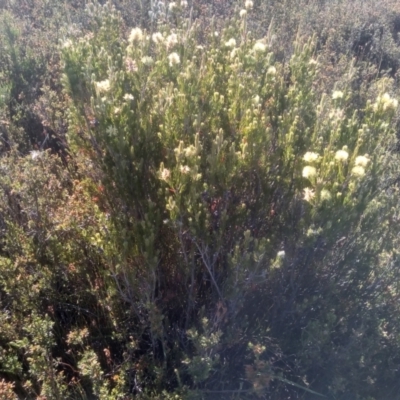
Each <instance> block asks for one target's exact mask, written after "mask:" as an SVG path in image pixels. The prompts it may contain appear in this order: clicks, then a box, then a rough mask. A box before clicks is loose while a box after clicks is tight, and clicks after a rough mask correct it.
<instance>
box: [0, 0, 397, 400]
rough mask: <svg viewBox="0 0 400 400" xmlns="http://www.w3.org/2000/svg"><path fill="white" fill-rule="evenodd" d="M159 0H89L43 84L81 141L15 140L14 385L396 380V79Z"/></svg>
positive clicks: (28, 394)
mask: <svg viewBox="0 0 400 400" xmlns="http://www.w3.org/2000/svg"><path fill="white" fill-rule="evenodd" d="M201 4H202V3H201ZM265 4H267V3H265ZM268 4H270V3H268ZM271 4H272V3H271ZM188 6H190V4H189V5H188ZM321 6H322V3H321ZM155 7H156V5H155V4H153V8H154V10H153V11H155ZM157 7H158V8H159V9H157V13H154V14H151V15H150V17H151V18H150V19H151V21H150V22H146V21H147V20H146V18H145V17H144V16H145V13H144V9H142V10H141V11H140V12H141V13H142V14H141V18H142V19H141V20H140V22H141V23H142V24H143V25H148V29H145V27H144V26H143V25H142V26H141V27H133V28H132V27H130V28H129V29H127V28H126V25H125V24H126V21H128V20H129V18H127V15H129V12H136V11H132V10H128V11H126V10H125V11H126V13H127V14H125V15H124V18H125V19H123V16H122V14H121V13H120V12H119V11H118V10H117V8H116V7H114V6H112V4H111V3H106V4H105V5H99V4H96V3H89V5H88V6H87V9H86V11H85V15H79V20H80V21H83V22H82V30H81V31H80V33H79V32H75V33H74V34H72V35H71V36H70V37H69V38H64V39H63V40H62V41H61V43H60V45H59V48H58V49H59V51H60V53H61V54H60V59H61V66H60V68H58V67H57V68H56V69H54V70H52V71H53V72H54V80H52V81H51V82H55V83H56V85H45V84H42V83H40V85H41V86H40V87H41V89H40V93H41V97H40V98H39V99H36V97H37V94H36V95H33V97H34V98H35V107H34V108H33V109H34V110H35V112H36V113H37V115H39V116H40V118H41V120H42V121H46V124H48V126H49V127H52V129H53V130H54V131H55V132H62V130H63V129H66V127H67V126H68V132H67V134H66V140H67V142H68V149H69V155H68V156H66V155H64V158H63V159H62V160H60V159H59V157H58V156H57V155H55V154H51V153H50V152H49V151H43V149H36V150H33V151H32V149H30V148H29V146H27V147H26V148H25V155H23V154H21V153H20V152H19V151H18V150H17V149H16V148H15V146H10V148H9V149H7V151H4V152H3V156H2V158H1V160H0V161H1V163H0V168H1V170H2V174H1V177H0V196H1V200H0V224H1V229H2V230H1V242H0V251H1V253H0V255H1V258H0V270H1V274H0V302H1V305H2V308H3V310H4V313H3V314H2V317H1V319H2V321H1V329H0V371H1V372H0V378H1V379H2V380H0V382H1V383H0V393H4V395H3V397H5V398H13V396H14V393H17V394H18V396H19V398H37V399H44V398H49V399H64V398H71V399H81V398H82V399H84V398H96V399H127V398H134V397H139V398H143V399H147V398H149V399H156V398H160V399H161V398H163V399H165V398H182V399H183V398H204V399H206V398H239V397H240V398H265V399H281V398H284V397H285V398H289V397H290V398H313V397H315V396H318V395H325V396H327V397H330V398H340V399H347V398H358V399H387V398H391V397H393V396H394V393H397V390H398V371H397V369H396V368H397V367H396V366H397V365H398V362H399V357H400V352H399V342H398V332H399V331H400V320H399V317H398V316H399V306H398V301H397V300H398V295H399V288H398V287H397V282H398V281H399V279H398V278H399V277H398V267H397V248H398V233H399V232H398V224H397V222H398V221H397V219H398V218H397V214H398V210H399V204H398V178H397V177H398V165H399V162H398V161H399V160H398V153H397V152H396V151H395V148H396V145H397V140H396V129H395V124H396V121H395V116H396V110H397V108H398V102H397V99H396V97H395V92H396V86H395V81H394V80H393V79H392V78H390V77H388V76H379V75H376V76H374V78H373V79H370V80H365V79H364V78H365V76H366V74H367V72H366V70H365V64H363V63H361V64H358V63H357V62H353V61H351V60H350V58H346V57H344V58H343V59H342V62H341V65H340V71H341V73H340V74H338V78H337V81H336V82H332V79H333V78H332V76H328V75H327V64H326V62H327V58H326V54H327V51H328V50H327V49H329V45H327V43H328V42H329V40H328V41H326V42H325V41H324V40H325V39H324V38H323V37H321V35H316V36H309V37H308V38H306V39H302V37H301V36H300V35H298V36H297V39H296V40H295V41H294V42H293V41H292V39H293V38H292V37H290V42H289V41H288V42H287V43H292V44H290V45H289V46H290V47H291V50H290V52H289V56H290V57H287V56H286V55H285V56H282V53H281V50H282V48H280V44H282V42H281V43H279V41H278V43H277V41H276V39H274V24H270V29H269V31H268V32H267V33H266V36H265V37H262V36H260V37H259V36H256V34H255V33H251V32H250V28H249V26H254V25H252V24H256V22H257V21H255V18H254V17H255V16H257V15H255V12H256V11H257V10H259V8H258V6H257V4H255V5H254V4H253V2H251V1H246V2H245V3H244V5H243V4H239V7H238V8H236V9H234V10H233V11H232V10H231V11H230V12H231V16H232V18H231V19H226V20H223V21H215V22H214V21H211V22H210V23H208V24H206V23H205V22H204V20H193V19H192V18H191V15H192V13H191V11H190V9H188V8H186V7H187V5H186V2H183V1H182V2H177V3H170V4H169V6H168V7H164V8H162V6H160V5H159V4H158V6H157ZM160 7H161V8H160ZM120 8H122V10H124V8H123V7H122V6H120ZM274 9H275V10H277V11H279V7H278V6H276V8H274ZM133 10H134V8H133ZM292 12H293V11H292ZM291 15H292V17H293V18H295V15H294V14H291ZM253 18H254V19H253ZM255 32H259V31H258V30H257V29H256V30H255ZM341 32H342V33H343V32H344V31H341ZM343 34H345V33H343ZM332 37H333V36H329V38H330V39H332ZM332 40H333V39H332ZM53 43H54V42H53ZM338 53H340V51H338ZM285 54H286V53H285ZM18 57H20V58H21V60H22V59H23V57H22V56H18ZM287 58H289V60H288V59H287ZM25 62H26V60H25V59H24V61H23V62H22V61H18V63H16V64H15V65H20V64H21V63H22V64H23V65H24V63H25ZM0 64H1V65H2V66H3V67H4V65H5V62H4V61H2V62H1V63H0ZM27 68H28V69H29V68H30V67H27ZM13 70H14V69H12V68H11V69H5V68H3V70H2V71H9V72H7V74H11V72H10V71H13ZM60 70H62V71H63V75H62V76H58V75H57V74H58V73H59V71H60ZM4 73H5V72H4ZM4 73H3V74H4ZM47 73H48V72H43V74H44V75H43V76H46V74H47ZM8 76H10V77H11V75H8ZM333 76H336V75H335V74H333ZM10 79H12V81H11V82H12V84H11V86H3V87H4V93H5V95H7V96H8V95H10V94H11V97H12V93H13V89H12V88H13V87H14V86H13V85H16V83H18V82H17V78H15V77H13V78H10ZM31 79H32V78H27V81H29V82H31ZM39 81H40V82H42V81H41V80H39ZM328 81H329V82H328ZM61 85H62V88H63V91H61V89H60V88H61ZM28 86H29V85H28ZM42 123H43V122H42ZM20 132H21V134H23V133H24V130H23V129H22V130H20ZM28 150H31V152H30V153H28ZM7 396H8V397H7ZM307 396H308V397H307ZM14 397H15V396H14Z"/></svg>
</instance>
